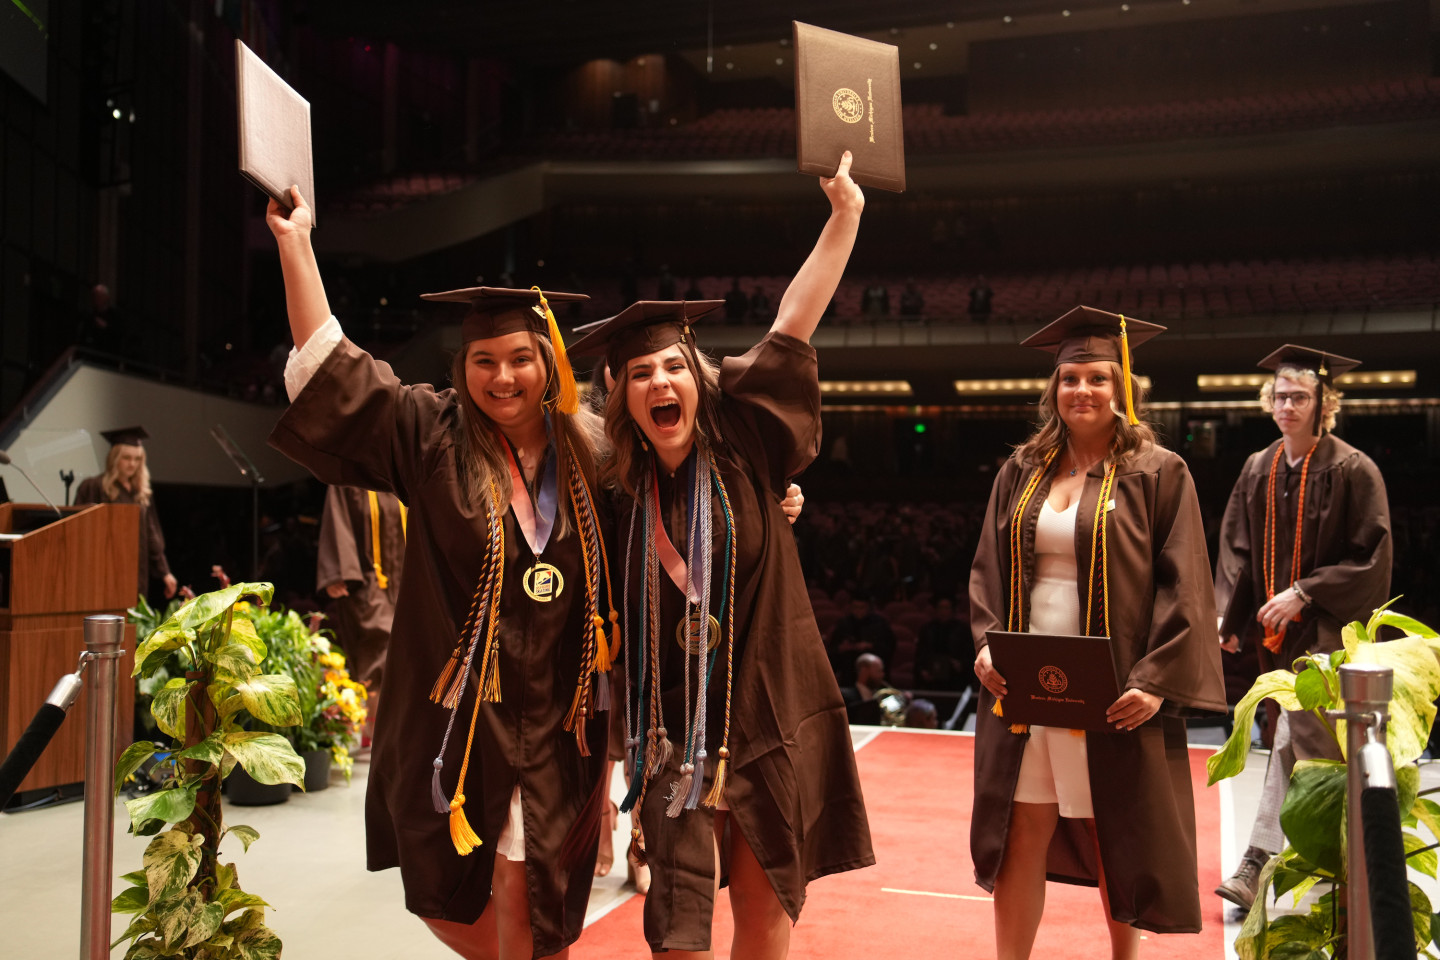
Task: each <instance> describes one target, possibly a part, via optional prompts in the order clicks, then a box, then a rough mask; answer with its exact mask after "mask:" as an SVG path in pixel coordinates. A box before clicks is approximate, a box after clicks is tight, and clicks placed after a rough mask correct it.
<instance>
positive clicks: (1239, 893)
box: [1215, 847, 1270, 910]
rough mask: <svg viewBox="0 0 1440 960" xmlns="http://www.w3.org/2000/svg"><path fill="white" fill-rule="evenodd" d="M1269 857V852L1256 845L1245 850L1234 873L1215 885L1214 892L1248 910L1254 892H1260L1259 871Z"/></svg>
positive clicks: (1252, 902)
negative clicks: (1218, 884)
mask: <svg viewBox="0 0 1440 960" xmlns="http://www.w3.org/2000/svg"><path fill="white" fill-rule="evenodd" d="M1269 859H1270V854H1268V853H1266V852H1265V851H1264V850H1260V849H1258V848H1256V847H1251V848H1250V849H1248V850H1246V851H1245V857H1244V859H1242V860H1241V861H1240V867H1239V869H1237V870H1236V871H1235V875H1234V876H1232V877H1231V878H1230V879H1229V880H1226V881H1225V882H1224V883H1222V884H1220V886H1218V887H1216V888H1215V893H1216V894H1217V895H1218V896H1221V897H1224V898H1225V899H1226V900H1229V901H1230V902H1231V903H1233V904H1235V905H1236V906H1237V907H1243V908H1245V909H1246V910H1249V909H1250V907H1251V906H1252V905H1253V904H1254V903H1255V896H1256V894H1258V893H1259V892H1260V871H1261V870H1263V869H1264V868H1265V863H1266V862H1267V861H1268V860H1269Z"/></svg>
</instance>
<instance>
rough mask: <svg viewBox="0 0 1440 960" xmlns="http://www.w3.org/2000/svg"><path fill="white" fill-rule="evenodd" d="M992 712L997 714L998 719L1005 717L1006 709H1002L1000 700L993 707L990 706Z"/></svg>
mask: <svg viewBox="0 0 1440 960" xmlns="http://www.w3.org/2000/svg"><path fill="white" fill-rule="evenodd" d="M990 712H991V713H993V714H995V716H997V717H1003V716H1005V708H1004V707H1002V706H1000V701H999V700H996V701H995V702H994V703H993V704H991V706H990Z"/></svg>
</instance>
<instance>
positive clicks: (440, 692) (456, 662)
mask: <svg viewBox="0 0 1440 960" xmlns="http://www.w3.org/2000/svg"><path fill="white" fill-rule="evenodd" d="M459 666H460V648H459V647H456V648H455V652H454V653H452V654H450V659H449V660H447V661H446V662H445V667H444V669H442V670H441V671H440V676H438V677H436V678H435V686H433V687H431V688H430V702H431V703H445V702H446V701H447V700H449V699H450V697H449V696H448V695H447V689H446V688H448V687H449V686H450V682H451V681H452V680H454V679H455V671H456V670H457V669H458V668H459Z"/></svg>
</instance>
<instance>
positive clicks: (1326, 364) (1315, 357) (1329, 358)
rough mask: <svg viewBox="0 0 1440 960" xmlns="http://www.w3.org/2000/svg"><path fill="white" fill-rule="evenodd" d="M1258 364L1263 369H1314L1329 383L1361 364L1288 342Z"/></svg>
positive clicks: (1357, 361)
mask: <svg viewBox="0 0 1440 960" xmlns="http://www.w3.org/2000/svg"><path fill="white" fill-rule="evenodd" d="M1257 366H1259V367H1260V369H1261V370H1279V369H1280V368H1281V367H1296V368H1298V369H1300V370H1313V371H1315V374H1316V376H1318V377H1319V378H1320V379H1321V380H1324V381H1325V382H1326V383H1329V382H1331V381H1332V380H1334V378H1336V377H1338V376H1340V374H1342V373H1347V372H1349V371H1351V370H1354V369H1355V368H1356V367H1358V366H1360V361H1359V360H1352V359H1350V358H1349V357H1342V356H1340V355H1339V354H1338V353H1329V352H1327V351H1325V350H1316V349H1315V348H1314V347H1302V346H1300V345H1299V344H1295V343H1287V344H1285V346H1283V347H1281V348H1280V349H1279V350H1276V351H1275V352H1274V353H1272V354H1270V355H1269V356H1268V357H1266V358H1265V359H1264V360H1261V361H1260V363H1259V364H1257Z"/></svg>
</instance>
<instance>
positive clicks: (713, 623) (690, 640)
mask: <svg viewBox="0 0 1440 960" xmlns="http://www.w3.org/2000/svg"><path fill="white" fill-rule="evenodd" d="M707 619H708V620H709V621H710V637H709V642H708V643H707V644H706V645H705V652H706V653H709V652H710V651H712V650H714V649H715V648H716V647H718V646H720V621H719V620H716V619H715V617H714V616H713V615H707ZM700 623H701V620H700V611H698V610H691V611H689V612H687V613H686V614H685V616H683V617H681V618H680V622H679V623H677V624H675V642H676V643H678V644H680V649H681V650H684V651H685V652H686V653H688V654H689V655H690V656H692V657H693V656H697V655H698V654H699V653H700V649H701V648H700V642H701V641H700Z"/></svg>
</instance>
